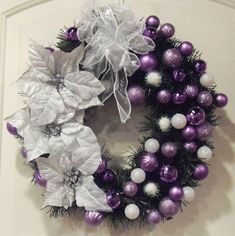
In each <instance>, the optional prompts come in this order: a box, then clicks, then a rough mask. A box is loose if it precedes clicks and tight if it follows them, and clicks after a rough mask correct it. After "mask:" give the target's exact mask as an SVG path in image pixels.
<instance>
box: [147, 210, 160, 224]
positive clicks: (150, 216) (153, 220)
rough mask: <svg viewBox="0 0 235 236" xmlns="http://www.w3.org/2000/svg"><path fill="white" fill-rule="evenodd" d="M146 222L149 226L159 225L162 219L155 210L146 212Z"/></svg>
mask: <svg viewBox="0 0 235 236" xmlns="http://www.w3.org/2000/svg"><path fill="white" fill-rule="evenodd" d="M146 220H147V222H148V224H150V225H153V224H159V223H160V222H161V220H162V217H161V215H160V213H159V212H158V211H157V210H148V211H147V219H146Z"/></svg>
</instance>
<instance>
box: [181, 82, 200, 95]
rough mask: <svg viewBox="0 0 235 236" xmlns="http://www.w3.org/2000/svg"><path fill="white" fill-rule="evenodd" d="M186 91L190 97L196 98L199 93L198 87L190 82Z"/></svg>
mask: <svg viewBox="0 0 235 236" xmlns="http://www.w3.org/2000/svg"><path fill="white" fill-rule="evenodd" d="M184 92H185V93H186V95H187V97H188V98H195V97H197V95H198V87H197V86H196V85H194V84H189V85H187V86H186V87H185V89H184Z"/></svg>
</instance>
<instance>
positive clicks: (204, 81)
mask: <svg viewBox="0 0 235 236" xmlns="http://www.w3.org/2000/svg"><path fill="white" fill-rule="evenodd" d="M200 83H201V85H202V86H203V87H205V88H212V87H213V86H214V85H215V79H214V77H213V76H212V75H209V74H207V73H205V74H203V75H202V76H201V78H200Z"/></svg>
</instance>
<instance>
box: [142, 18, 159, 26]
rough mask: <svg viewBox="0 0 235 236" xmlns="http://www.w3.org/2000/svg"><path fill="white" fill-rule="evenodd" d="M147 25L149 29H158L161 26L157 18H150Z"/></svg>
mask: <svg viewBox="0 0 235 236" xmlns="http://www.w3.org/2000/svg"><path fill="white" fill-rule="evenodd" d="M145 24H146V26H147V27H154V28H158V26H159V25H160V20H159V18H158V17H157V16H149V17H148V18H147V19H146V22H145Z"/></svg>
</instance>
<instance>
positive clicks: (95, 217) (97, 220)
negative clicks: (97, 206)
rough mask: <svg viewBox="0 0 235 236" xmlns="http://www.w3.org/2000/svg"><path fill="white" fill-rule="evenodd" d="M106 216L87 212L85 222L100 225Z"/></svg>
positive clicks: (96, 212) (100, 213) (95, 212)
mask: <svg viewBox="0 0 235 236" xmlns="http://www.w3.org/2000/svg"><path fill="white" fill-rule="evenodd" d="M103 220H104V215H103V213H102V212H99V211H86V213H85V221H86V223H87V224H89V225H94V226H95V225H99V224H101V223H102V222H103Z"/></svg>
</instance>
